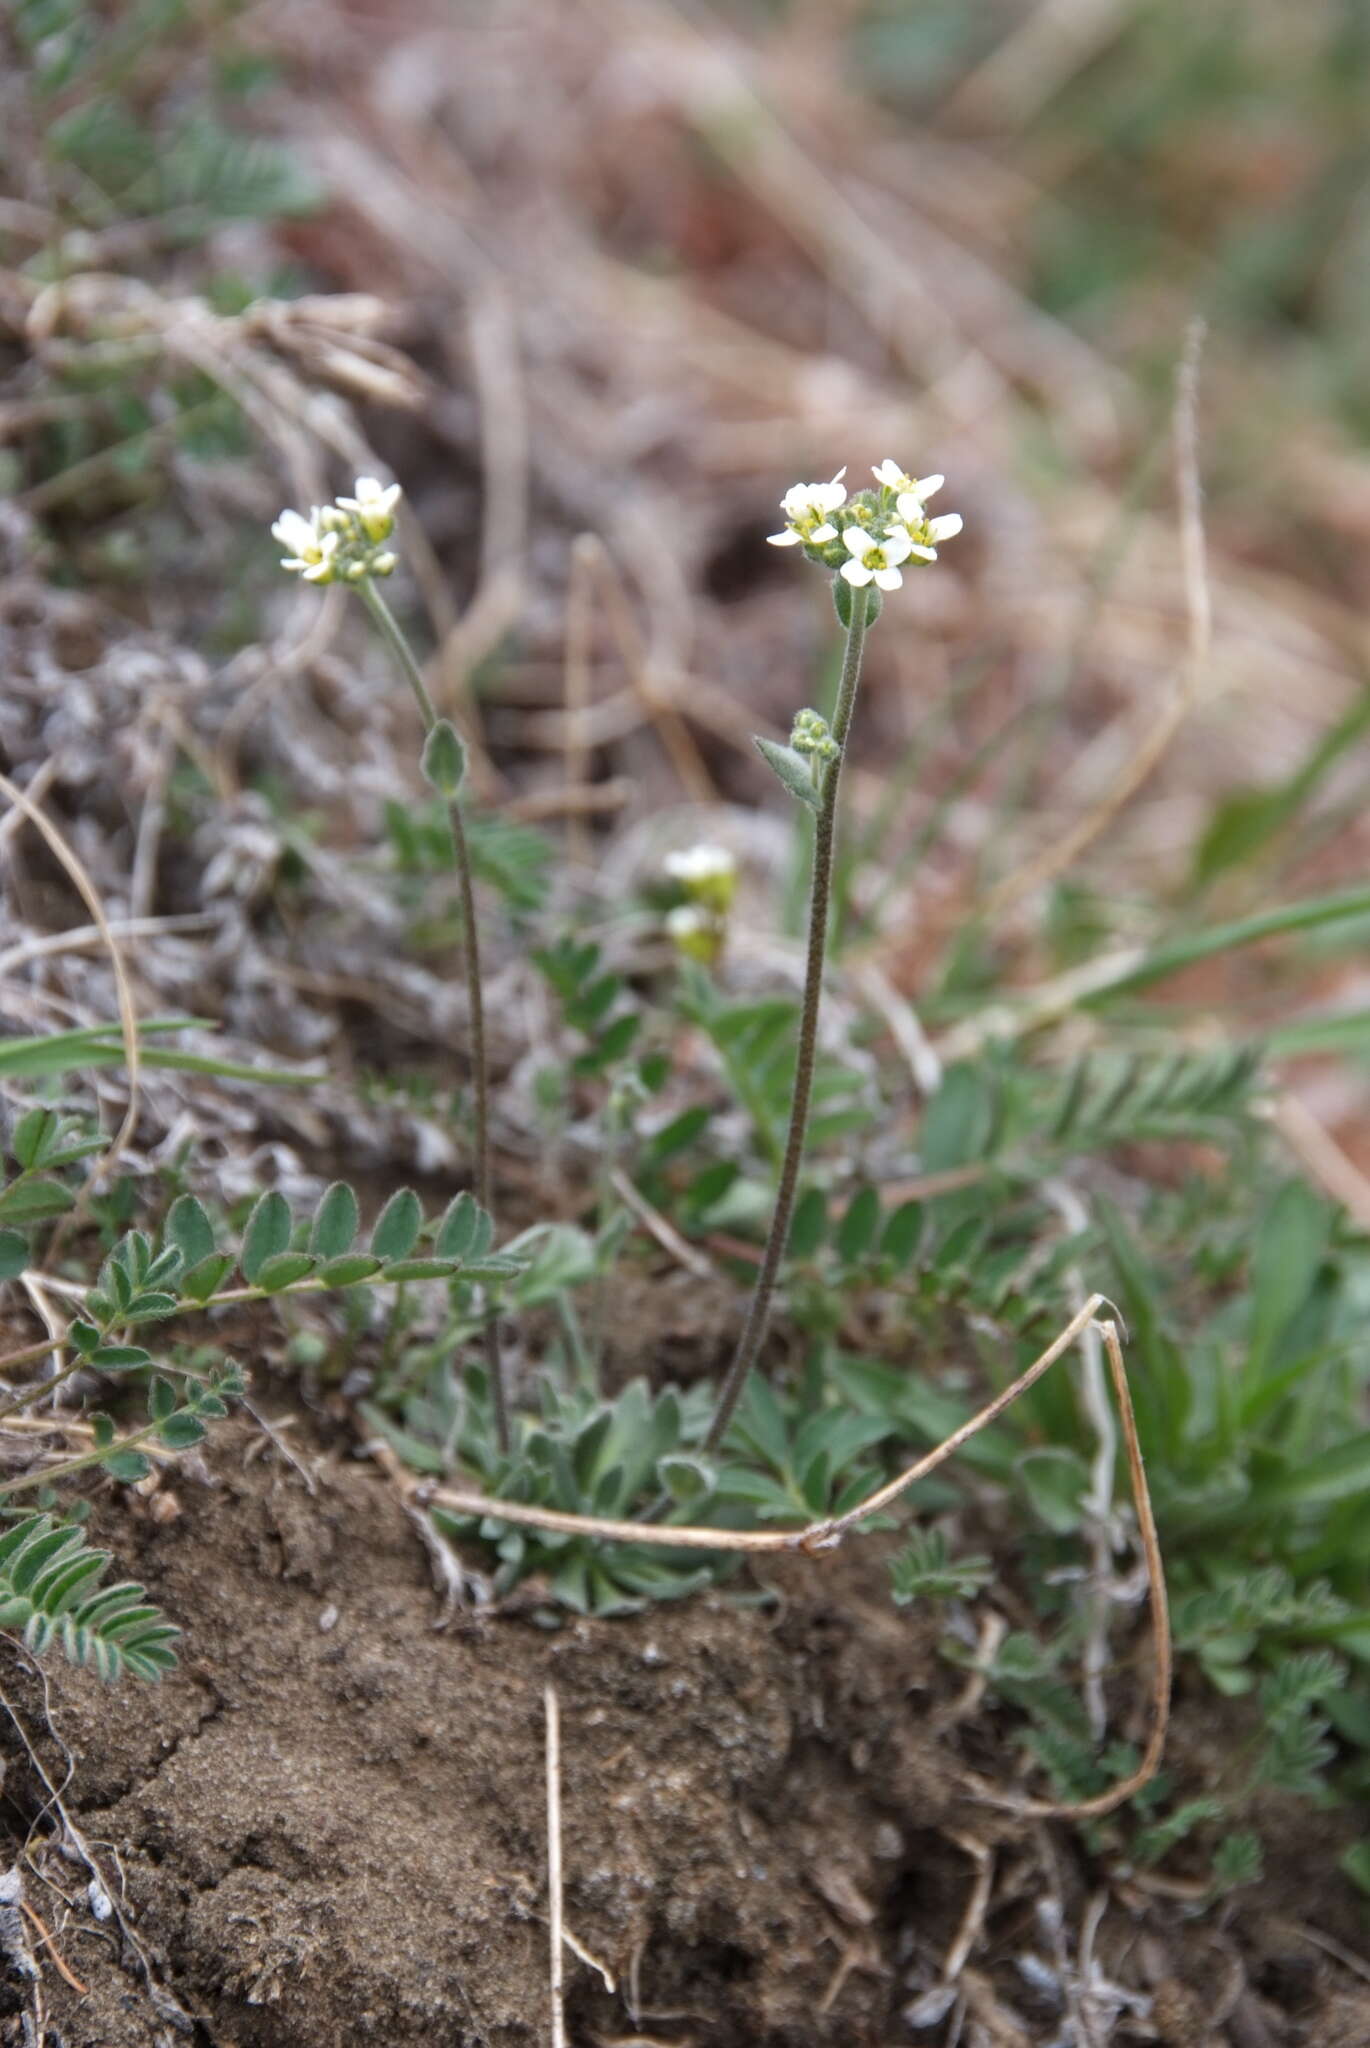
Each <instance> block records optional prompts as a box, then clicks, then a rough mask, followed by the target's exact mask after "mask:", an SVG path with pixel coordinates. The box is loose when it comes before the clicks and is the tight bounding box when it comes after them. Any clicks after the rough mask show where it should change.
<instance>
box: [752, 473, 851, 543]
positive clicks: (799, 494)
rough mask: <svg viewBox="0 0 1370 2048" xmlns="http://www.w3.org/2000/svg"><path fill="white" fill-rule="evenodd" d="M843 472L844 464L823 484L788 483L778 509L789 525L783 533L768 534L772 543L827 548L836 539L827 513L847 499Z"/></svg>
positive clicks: (833, 510) (835, 532)
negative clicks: (802, 544)
mask: <svg viewBox="0 0 1370 2048" xmlns="http://www.w3.org/2000/svg"><path fill="white" fill-rule="evenodd" d="M846 474H847V469H846V464H845V463H844V464H843V466H842V468H841V469H839V470H838V472H837V475H836V476H835V477H833V478H832V479H831V480H830V481H829V482H828V483H826V484H791V485H790V488H789V489H788V490H787V491H786V493H785V495H784V497H783V498H782V499H781V500H780V509H781V511H782V512H783V513H784V515H785V517H786V519H787V520H788V521H789V525H788V526H787V527H786V528H785V531H784V532H783V533H768V534H767V536H766V538H767V540H768V541H769V542H770V544H771V546H772V547H773V548H795V547H798V546H799V545H800V543H801V542H803V543H804V544H805V545H806V546H809V547H817V548H821V547H826V545H827V543H828V542H829V541H830V540H836V539H837V528H836V527H835V526H834V525H833V523H832V521H831V519H829V517H828V514H829V513H830V512H835V511H836V510H837V508H838V506H839V505H845V504H846V502H847V492H846V487H845V485H844V484H843V482H842V479H843V477H844V476H845V475H846Z"/></svg>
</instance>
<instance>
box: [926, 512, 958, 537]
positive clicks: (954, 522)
mask: <svg viewBox="0 0 1370 2048" xmlns="http://www.w3.org/2000/svg"><path fill="white" fill-rule="evenodd" d="M964 524H965V521H964V520H963V519H962V517H961V515H960V513H959V512H944V513H943V514H942V517H941V518H940V519H930V520H929V521H928V532H929V533H930V534H931V535H932V537H933V539H934V540H954V539H955V537H956V535H957V534H958V533H959V532H960V531H961V528H962V527H963V526H964Z"/></svg>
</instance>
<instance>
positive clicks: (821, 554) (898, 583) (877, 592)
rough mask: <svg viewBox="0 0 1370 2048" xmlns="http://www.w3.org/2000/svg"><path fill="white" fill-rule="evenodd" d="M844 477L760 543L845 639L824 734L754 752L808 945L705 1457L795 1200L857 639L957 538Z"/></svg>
mask: <svg viewBox="0 0 1370 2048" xmlns="http://www.w3.org/2000/svg"><path fill="white" fill-rule="evenodd" d="M845 474H846V472H845V470H839V471H838V473H837V475H836V476H835V477H834V478H833V479H832V481H831V482H830V483H826V484H795V485H794V486H793V488H792V489H791V490H788V491H787V492H786V493H785V496H784V497H783V498H782V499H781V501H780V508H781V510H782V512H783V513H784V514H785V522H786V523H785V527H784V530H783V531H782V532H780V533H773V534H771V535H769V536H768V537H769V539H770V542H771V545H772V546H773V547H799V548H802V549H803V551H804V554H805V556H806V557H807V559H808V560H809V561H811V562H813V563H814V564H815V565H816V566H817V567H820V568H823V569H826V570H828V571H829V572H831V573H832V576H833V598H834V602H835V603H836V606H837V614H838V617H839V619H840V620H841V621H842V623H843V625H844V626H845V627H846V632H847V644H846V651H845V653H844V655H843V659H842V680H841V683H840V685H839V687H838V693H837V708H836V710H835V712H834V713H833V721H832V726H831V729H829V727H828V726H827V724H826V723H825V722H824V720H823V719H821V718H820V717H819V716H818V714H817V713H816V712H814V711H801V712H800V713H799V714H798V716H797V718H796V719H795V726H794V732H793V734H792V736H791V740H790V744H789V746H788V747H780V746H777V745H776V744H775V743H774V741H770V740H758V742H757V745H758V747H759V748H760V750H761V753H762V755H763V757H764V759H765V760H766V761H767V763H768V764H769V765H770V766H771V767H772V768H773V769H774V770H775V772H776V774H777V775H778V776H779V778H780V780H781V782H782V783H783V784H784V785H785V787H786V788H787V789H788V790H789V792H790V795H791V796H793V797H796V798H797V799H798V800H799V801H800V802H801V803H802V804H804V805H806V806H807V807H808V808H810V809H811V810H812V811H813V812H814V819H815V823H814V847H813V882H812V887H811V890H810V894H809V944H808V955H807V959H806V962H805V967H804V996H803V1001H802V1004H801V1006H800V1012H799V1048H798V1054H797V1057H796V1061H795V1076H794V1096H793V1100H792V1102H791V1106H790V1127H789V1132H788V1134H787V1136H786V1139H785V1151H784V1156H783V1158H782V1160H781V1163H780V1181H779V1185H778V1187H777V1189H776V1196H775V1207H774V1209H773V1211H772V1213H771V1224H770V1230H769V1232H768V1234H767V1237H766V1244H765V1248H764V1250H763V1252H762V1255H761V1267H760V1270H759V1272H758V1273H757V1276H756V1286H755V1289H754V1291H753V1294H752V1298H751V1302H750V1305H749V1307H748V1309H747V1316H746V1321H745V1322H744V1323H743V1325H742V1334H741V1336H740V1337H739V1338H738V1340H737V1349H736V1351H735V1353H734V1354H733V1361H732V1364H731V1365H730V1366H729V1368H728V1373H727V1377H726V1378H725V1380H724V1382H723V1389H722V1392H721V1394H720V1395H719V1401H718V1407H717V1409H716V1411H715V1413H714V1418H713V1421H712V1423H711V1424H710V1426H709V1434H708V1436H707V1437H706V1438H705V1449H706V1450H709V1451H715V1450H717V1449H718V1447H719V1445H720V1444H721V1443H722V1441H723V1438H724V1436H725V1435H726V1433H727V1429H728V1424H729V1423H730V1422H731V1420H732V1418H733V1412H734V1410H735V1409H736V1407H737V1404H738V1401H739V1400H740V1398H741V1395H742V1389H743V1387H744V1386H745V1385H746V1382H747V1375H748V1373H749V1372H750V1371H751V1370H752V1368H753V1366H754V1365H755V1364H756V1362H757V1359H758V1358H759V1357H760V1356H761V1347H762V1345H763V1344H764V1343H765V1341H766V1330H767V1326H768V1325H769V1322H770V1317H771V1308H772V1305H773V1303H774V1300H775V1290H776V1282H777V1280H778V1278H779V1275H780V1265H781V1261H782V1260H783V1258H784V1256H785V1247H786V1245H787V1243H788V1241H789V1235H790V1223H791V1221H792V1219H793V1216H794V1205H795V1198H796V1196H797V1194H798V1192H799V1172H800V1168H801V1166H802V1164H803V1159H804V1140H805V1138H806V1136H807V1134H808V1125H809V1107H810V1103H811V1100H812V1096H813V1077H814V1067H815V1064H816V1061H817V1057H818V1013H819V1007H820V1005H821V1003H822V999H823V963H824V958H825V955H826V953H827V945H828V910H829V904H830V901H831V896H832V871H833V854H834V851H835V848H836V843H837V800H838V795H839V792H840V789H841V782H842V762H843V758H844V755H845V751H846V745H847V735H848V733H849V732H850V730H851V722H852V713H853V711H854V710H855V709H856V693H857V689H858V686H859V684H860V681H861V657H862V654H863V652H864V650H865V644H866V628H867V626H868V625H870V624H871V623H872V622H873V621H874V620H875V619H876V618H877V617H878V616H879V613H880V607H881V604H882V602H883V594H884V593H885V592H887V591H888V592H893V591H896V590H899V589H900V588H901V587H902V585H903V581H904V574H903V572H904V569H905V568H906V567H908V568H913V567H915V566H917V565H919V564H922V563H925V562H935V561H936V560H937V546H938V543H939V542H941V541H944V540H952V539H954V538H955V536H956V535H957V534H958V533H959V532H960V531H961V519H960V515H959V514H958V513H955V512H950V513H946V514H944V515H943V516H942V517H940V518H936V519H930V518H929V517H928V513H927V500H928V499H929V498H930V497H932V496H933V494H934V493H935V492H936V491H938V490H940V488H941V486H942V482H943V479H942V478H941V477H940V476H926V477H921V478H920V477H913V476H910V475H909V474H908V473H907V472H906V471H904V470H902V469H901V468H900V467H899V465H898V464H897V463H896V462H894V461H893V460H892V459H890V458H888V457H887V458H886V460H885V461H884V462H882V463H881V464H880V465H879V467H878V468H876V469H875V470H874V471H873V472H872V474H873V475H874V477H875V484H876V488H875V489H874V490H872V489H871V488H870V487H869V486H867V487H866V489H865V490H862V491H858V492H857V493H856V494H855V495H854V496H851V497H849V496H848V494H847V491H846V489H845V487H844V485H843V483H842V478H843V476H844V475H845Z"/></svg>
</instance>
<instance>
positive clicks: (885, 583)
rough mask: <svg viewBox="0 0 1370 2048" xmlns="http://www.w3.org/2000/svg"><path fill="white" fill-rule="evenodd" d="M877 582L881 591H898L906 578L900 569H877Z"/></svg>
mask: <svg viewBox="0 0 1370 2048" xmlns="http://www.w3.org/2000/svg"><path fill="white" fill-rule="evenodd" d="M875 580H876V582H877V584H878V585H879V587H880V588H881V590H898V589H899V587H900V585H901V584H902V583H903V581H904V578H903V576H902V574H901V573H900V571H899V570H898V569H877V570H876V572H875Z"/></svg>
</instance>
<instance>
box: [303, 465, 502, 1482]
mask: <svg viewBox="0 0 1370 2048" xmlns="http://www.w3.org/2000/svg"><path fill="white" fill-rule="evenodd" d="M399 496H400V487H399V485H398V484H390V485H386V486H383V485H381V484H380V483H378V482H377V480H376V479H375V478H374V477H358V479H357V482H356V487H355V495H354V496H352V497H350V498H339V499H338V500H337V502H336V503H335V504H333V505H325V506H322V507H320V506H317V505H316V506H315V507H314V509H313V511H312V512H311V514H310V516H309V518H308V519H306V518H305V517H304V515H303V513H300V512H283V513H282V514H281V516H280V518H279V519H278V520H277V521H276V524H275V525H274V526H273V527H272V529H271V531H272V533H273V534H274V535H275V537H276V539H277V540H279V541H280V542H281V543H282V544H283V545H284V546H286V547H288V548H289V549H290V550H291V552H290V554H289V555H288V556H287V557H285V559H284V560H283V561H282V563H281V567H282V568H283V569H289V570H291V571H293V573H295V574H296V575H298V576H299V577H300V578H301V579H302V580H303V581H304V582H306V583H346V584H350V585H351V586H352V588H353V589H354V590H355V591H356V592H357V595H358V596H359V597H360V598H361V600H362V602H363V604H364V605H365V606H366V609H367V611H368V613H369V614H370V617H371V620H372V622H373V624H374V625H375V627H376V629H377V631H378V632H379V634H380V636H381V638H382V640H384V642H385V644H386V647H387V648H388V649H389V651H390V653H391V655H392V656H393V657H394V660H395V664H396V666H397V667H398V669H399V671H400V673H401V675H402V676H403V677H404V680H405V682H406V683H407V684H408V685H409V688H410V690H411V691H412V692H413V695H414V701H415V703H416V704H417V705H418V708H419V716H420V718H421V719H422V721H423V731H424V749H423V771H424V775H425V777H426V778H427V780H428V781H429V782H430V783H431V784H432V786H433V788H434V789H436V790H437V792H438V794H439V795H440V796H442V797H443V798H444V799H445V801H446V804H447V819H448V825H449V828H450V830H451V834H452V869H453V873H454V874H455V876H456V881H457V892H458V897H459V900H460V904H461V919H462V927H463V929H462V940H463V946H462V951H463V957H464V960H465V967H466V998H467V1009H468V1013H469V1016H470V1020H471V1074H472V1088H471V1092H472V1123H473V1127H474V1128H473V1131H472V1152H473V1155H474V1165H475V1176H474V1177H475V1183H476V1199H477V1200H478V1201H479V1203H480V1205H481V1207H482V1208H483V1209H484V1210H485V1211H486V1212H487V1214H489V1215H491V1216H493V1215H494V1202H493V1187H492V1178H493V1177H492V1174H491V1167H490V1072H489V1062H488V1060H487V1057H486V1048H485V999H484V993H483V987H482V981H481V962H480V935H479V931H478V929H477V925H476V899H475V887H474V883H473V880H472V874H471V855H470V849H469V847H468V845H467V839H466V826H465V823H464V821H463V819H462V814H461V803H460V799H459V794H458V792H459V790H460V787H461V781H462V776H463V772H464V768H465V757H464V753H463V750H462V744H461V741H460V739H459V738H458V736H457V733H456V730H455V728H454V727H453V726H452V725H451V724H449V722H448V721H447V720H446V719H443V718H439V717H438V714H437V710H436V708H435V707H434V704H433V700H432V698H431V697H430V696H429V694H428V689H427V685H426V684H425V683H424V680H423V675H422V672H421V671H420V669H419V665H418V662H417V661H416V660H415V659H414V653H413V650H412V648H411V647H410V645H409V642H408V641H407V640H406V638H405V636H404V633H403V632H402V630H401V628H400V625H399V621H398V620H397V619H396V617H395V615H394V613H393V612H392V611H391V609H390V607H389V605H388V604H387V603H386V601H385V599H384V598H383V597H382V596H381V593H380V591H379V590H378V589H377V587H376V581H377V578H380V577H386V576H389V575H390V574H391V573H392V571H393V570H394V568H395V556H394V554H393V553H392V552H391V551H390V550H389V548H388V547H386V545H385V543H386V542H387V541H388V540H389V538H390V536H391V534H392V533H393V532H394V527H395V521H394V506H395V505H396V503H397V502H398V500H399ZM482 1338H483V1343H484V1347H485V1363H486V1370H487V1373H488V1375H489V1380H490V1401H491V1406H492V1408H493V1411H494V1419H495V1433H496V1437H497V1439H498V1442H499V1447H500V1449H501V1450H502V1451H507V1450H508V1449H509V1447H510V1433H509V1410H508V1404H507V1401H506V1399H505V1389H504V1371H503V1366H502V1363H501V1359H500V1348H499V1330H498V1327H497V1324H496V1319H495V1315H494V1313H493V1311H492V1312H490V1313H488V1314H487V1316H486V1319H485V1323H484V1327H483V1332H482Z"/></svg>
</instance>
